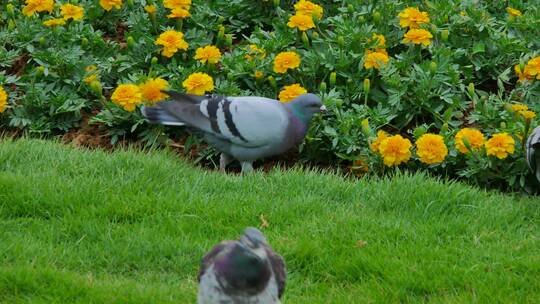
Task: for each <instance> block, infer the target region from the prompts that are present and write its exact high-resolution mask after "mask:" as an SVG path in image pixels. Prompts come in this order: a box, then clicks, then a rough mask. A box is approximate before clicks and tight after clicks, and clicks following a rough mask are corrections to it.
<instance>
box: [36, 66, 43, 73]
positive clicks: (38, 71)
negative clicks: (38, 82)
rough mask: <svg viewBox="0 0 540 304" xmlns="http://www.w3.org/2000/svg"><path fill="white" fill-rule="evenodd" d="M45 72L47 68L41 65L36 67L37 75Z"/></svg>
mask: <svg viewBox="0 0 540 304" xmlns="http://www.w3.org/2000/svg"><path fill="white" fill-rule="evenodd" d="M43 72H45V67H44V66H42V65H40V66H38V67H36V73H37V74H43Z"/></svg>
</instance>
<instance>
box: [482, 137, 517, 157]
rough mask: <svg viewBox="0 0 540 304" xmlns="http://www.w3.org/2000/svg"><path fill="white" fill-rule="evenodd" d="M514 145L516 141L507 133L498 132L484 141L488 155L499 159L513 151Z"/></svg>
mask: <svg viewBox="0 0 540 304" xmlns="http://www.w3.org/2000/svg"><path fill="white" fill-rule="evenodd" d="M515 146H516V142H515V141H514V139H513V138H512V136H510V135H508V134H507V133H498V134H495V135H493V137H491V138H490V139H489V140H488V141H487V142H486V151H487V155H488V156H489V155H493V156H496V157H497V158H499V159H505V158H507V157H508V155H509V154H513V153H514V150H515V148H516V147H515Z"/></svg>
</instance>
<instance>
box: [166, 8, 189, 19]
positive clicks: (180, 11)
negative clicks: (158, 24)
mask: <svg viewBox="0 0 540 304" xmlns="http://www.w3.org/2000/svg"><path fill="white" fill-rule="evenodd" d="M190 16H191V14H190V13H189V11H188V10H187V9H184V8H182V7H175V8H173V10H172V11H171V13H170V14H169V15H167V18H171V19H172V18H178V19H184V18H187V17H190Z"/></svg>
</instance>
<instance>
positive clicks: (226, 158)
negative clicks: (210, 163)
mask: <svg viewBox="0 0 540 304" xmlns="http://www.w3.org/2000/svg"><path fill="white" fill-rule="evenodd" d="M232 161H233V158H232V156H230V155H229V154H226V153H221V156H220V157H219V171H221V172H223V173H225V168H226V167H227V165H228V164H230V163H231V162H232Z"/></svg>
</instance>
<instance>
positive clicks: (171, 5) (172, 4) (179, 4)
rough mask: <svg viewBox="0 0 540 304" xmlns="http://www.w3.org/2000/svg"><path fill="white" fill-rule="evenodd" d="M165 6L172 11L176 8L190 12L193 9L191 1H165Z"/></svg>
mask: <svg viewBox="0 0 540 304" xmlns="http://www.w3.org/2000/svg"><path fill="white" fill-rule="evenodd" d="M163 6H164V7H166V8H168V9H171V10H172V9H175V8H183V9H185V10H189V8H190V7H191V0H163Z"/></svg>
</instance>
